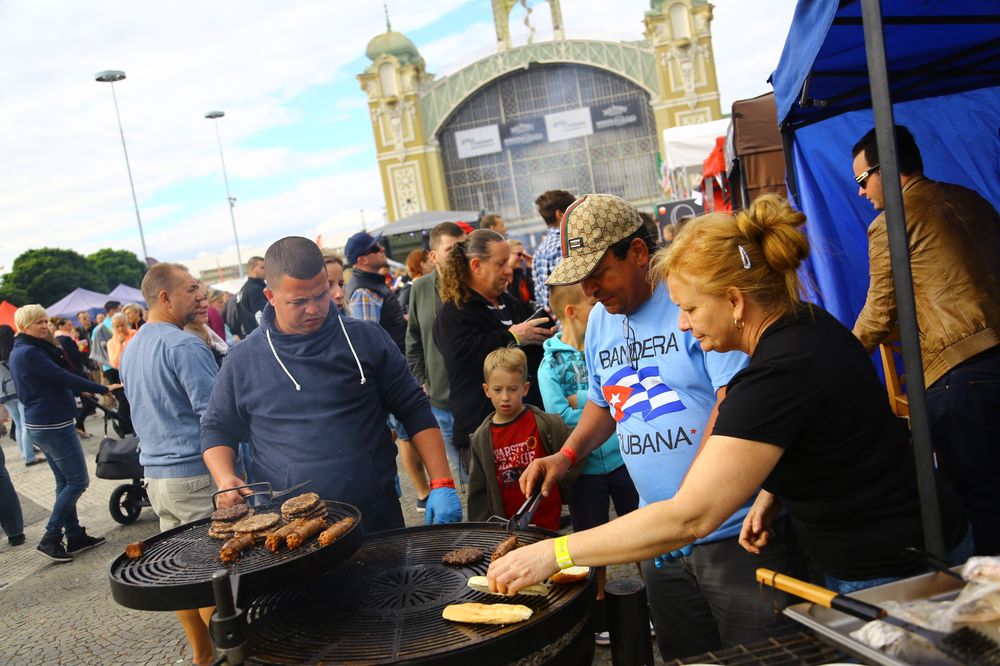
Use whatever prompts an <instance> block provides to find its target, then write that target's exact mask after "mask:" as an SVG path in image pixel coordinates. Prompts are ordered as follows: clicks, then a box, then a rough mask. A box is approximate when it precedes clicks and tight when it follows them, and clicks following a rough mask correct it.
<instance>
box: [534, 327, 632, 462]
mask: <svg viewBox="0 0 1000 666" xmlns="http://www.w3.org/2000/svg"><path fill="white" fill-rule="evenodd" d="M542 348H543V349H544V350H545V356H543V357H542V363H541V365H539V366H538V388H539V389H540V390H541V392H542V401H543V402H544V403H545V411H547V412H551V413H553V414H558V415H559V416H561V417H562V420H563V421H565V422H566V425H568V426H569V427H570V428H575V427H576V424H577V423H579V421H580V414H582V413H583V405H584V404H585V403H586V402H587V390H588V386H589V384H588V376H587V364H586V362H585V361H584V358H583V352H581V351H580V350H579V349H577V348H576V347H571V346H570V345H568V344H566V343H565V342H563V341H562V333H556V334H555V335H554V336H552V337H551V338H549V339H548V340H546V341H545V343H544V344H543V345H542ZM574 394H575V395H576V405H577V407H576V409H574V408H573V407H570V404H569V400H568V398H569V396H571V395H574ZM624 464H625V461H624V460H622V454H621V452H620V451H619V450H618V434H617V433H615V434H614V435H611V437H610V438H609V439H608V441H606V442H604V444H601V446H600V447H599V448H597V449H594V451H593V452H591V454H590V455H589V456H587V458H586V459H585V461H584V464H583V469H582V470H581V472H580V473H581V474H610V473H611V472H613V471H615V470H616V469H618V468H619V467H621V466H622V465H624Z"/></svg>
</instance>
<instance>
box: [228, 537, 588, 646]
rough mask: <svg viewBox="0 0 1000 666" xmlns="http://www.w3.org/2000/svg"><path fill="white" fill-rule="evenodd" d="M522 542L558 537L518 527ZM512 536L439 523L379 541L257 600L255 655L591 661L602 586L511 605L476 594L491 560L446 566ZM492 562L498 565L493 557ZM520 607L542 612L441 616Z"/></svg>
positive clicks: (252, 627) (558, 589) (557, 589)
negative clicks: (449, 557)
mask: <svg viewBox="0 0 1000 666" xmlns="http://www.w3.org/2000/svg"><path fill="white" fill-rule="evenodd" d="M517 534H518V538H519V539H520V540H521V541H522V543H532V542H535V541H539V540H542V539H545V538H548V537H549V536H551V534H550V533H548V532H546V531H544V530H535V529H532V528H529V529H527V530H518V532H517ZM505 537H506V532H505V531H504V529H503V527H502V526H500V527H499V528H498V527H497V526H495V525H493V524H490V523H459V524H455V525H435V526H429V527H417V528H410V529H404V530H394V531H391V532H381V533H378V534H375V535H372V536H370V537H369V538H368V539H366V540H365V543H364V545H363V546H362V547H361V549H360V550H358V551H357V552H356V553H355V554H354V556H353V557H351V558H350V559H349V560H347V561H345V562H343V563H341V564H340V565H339V566H336V567H334V568H332V569H331V570H330V571H328V572H327V573H326V574H324V575H322V576H321V577H319V578H315V579H313V580H310V581H305V582H303V583H301V584H299V585H297V586H295V587H292V588H289V589H284V590H280V591H276V592H273V593H270V594H268V595H265V596H263V597H260V598H258V599H256V600H255V601H254V602H253V603H252V604H251V605H250V607H249V608H248V609H247V612H246V617H247V622H248V625H249V640H248V644H247V653H248V654H249V655H250V657H249V662H250V663H256V664H298V663H324V664H329V663H365V664H385V663H408V664H421V663H426V664H430V663H433V664H443V665H445V664H462V665H463V666H468V664H469V663H470V659H473V660H474V662H472V663H475V664H476V666H485V665H487V664H512V663H513V664H546V663H551V664H556V663H567V664H568V663H590V660H591V659H592V657H593V651H594V640H593V634H592V633H590V631H589V630H588V629H587V618H588V615H589V612H590V605H591V603H592V601H593V598H594V587H595V586H596V579H595V578H594V576H593V575H591V577H590V578H589V579H588V581H586V582H581V583H578V584H575V585H567V586H558V585H556V586H553V588H552V590H551V591H550V592H549V594H548V596H546V597H529V596H521V597H517V598H516V600H515V601H513V602H511V601H510V600H503V599H501V598H500V597H496V596H493V595H487V594H482V593H479V592H475V591H473V590H471V589H469V588H468V586H467V585H466V583H467V582H468V579H469V577H470V576H474V575H482V574H485V573H486V569H487V568H488V562H487V561H482V562H478V563H476V564H472V565H469V566H465V567H451V566H447V565H444V564H442V562H441V556H442V555H444V554H445V553H447V552H448V551H450V550H452V549H454V548H457V547H459V546H478V547H480V548H482V549H483V550H484V551H486V553H489V552H490V551H492V549H493V548H494V547H495V546H496V545H497V544H498V543H499V542H500V541H502V540H503V539H504V538H505ZM487 559H488V558H487ZM497 601H507V602H508V603H520V604H524V605H526V606H528V607H530V608H531V609H532V610H533V611H534V613H533V614H532V617H531V619H530V620H528V621H527V622H522V623H518V624H513V625H508V626H493V625H470V624H456V623H451V622H447V621H445V620H443V619H442V618H441V611H442V609H443V608H444V607H445V606H446V605H448V604H452V603H464V602H483V603H489V602H497Z"/></svg>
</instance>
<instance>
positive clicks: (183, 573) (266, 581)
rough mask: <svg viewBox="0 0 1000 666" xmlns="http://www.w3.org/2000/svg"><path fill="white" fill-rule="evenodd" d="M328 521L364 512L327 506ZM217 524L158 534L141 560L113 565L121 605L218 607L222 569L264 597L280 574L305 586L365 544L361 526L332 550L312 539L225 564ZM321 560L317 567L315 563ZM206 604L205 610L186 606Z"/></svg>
mask: <svg viewBox="0 0 1000 666" xmlns="http://www.w3.org/2000/svg"><path fill="white" fill-rule="evenodd" d="M326 504H327V512H328V520H329V521H330V522H331V523H333V522H335V521H337V520H340V519H341V518H346V517H349V516H350V517H353V518H354V519H355V520H356V521H360V519H361V514H360V512H359V511H358V510H357V509H356V508H354V507H353V506H351V505H349V504H343V503H340V502H330V501H328V502H327V503H326ZM278 509H279V505H278V504H270V505H263V506H259V507H256V512H257V513H258V514H264V513H277V512H278ZM211 523H212V521H211V520H210V519H208V518H206V519H204V520H198V521H195V522H193V523H189V524H187V525H181V526H180V527H177V528H174V529H172V530H168V531H166V532H163V533H161V534H157V535H155V536H153V537H150V538H149V539H147V540H146V545H147V549H146V552H145V553H144V554H143V556H142V557H141V558H139V559H136V560H132V559H129V558H127V557H125V556H124V555H119V556H118V558H117V559H115V561H114V562H112V563H111V568H110V571H109V578H110V581H111V591H112V595H113V596H114V598H115V601H117V602H118V603H120V604H122V605H123V606H127V607H129V608H136V609H139V610H180V609H184V608H199V607H201V606H211V605H212V604H213V595H212V587H211V585H212V583H211V581H212V574H213V573H215V572H216V571H218V570H220V569H226V570H227V571H229V574H230V576H232V577H233V578H234V579H238V580H236V582H235V583H234V585H235V586H237V588H238V591H239V592H240V594H241V597H240V599H243V598H248V597H247V596H246V595H248V594H251V593H252V594H260V593H263V592H265V591H269V590H270V589H273V586H274V585H277V584H280V582H281V581H280V579H278V578H277V576H279V575H280V574H279V572H280V571H281V570H282V569H284V568H289V569H291V570H292V571H291V572H289V573H290V574H291V575H295V576H296V578H295V581H296V582H297V581H299V580H302V578H303V576H304V575H305V574H306V573H307V572H308V569H309V568H310V567H312V566H318V565H320V564H322V565H324V566H323V567H322V568H320V569H319V570H318V571H316V572H315V573H319V572H320V571H323V570H325V568H326V567H325V565H327V564H330V563H332V561H334V560H338V559H343V558H344V557H347V556H348V555H350V554H351V553H353V552H354V551H355V550H356V549H357V548H358V546H359V545H360V543H361V538H362V535H361V530H360V529H359V528H358V526H357V525H355V526H354V527H353V528H352V529H351V531H350V532H348V534H346V535H344V536H343V537H341V539H338V540H337V541H335V542H333V543H332V544H330V545H329V546H327V547H326V548H323V547H321V546H320V545H319V541H318V540H317V539H310V540H309V541H307V542H306V543H305V544H303V545H302V547H301V548H297V549H295V550H286V549H282V550H280V551H278V552H277V553H272V552H271V551H269V550H267V549H266V548H264V547H262V546H259V545H258V546H256V547H254V548H252V549H250V550H247V551H244V552H243V553H242V554H241V556H240V559H239V560H237V561H236V562H233V563H231V564H224V563H223V562H222V560H220V559H219V549H220V548H222V544H223V543H224V541H221V540H219V539H213V538H212V537H210V536H208V529H209V527H210V526H211ZM313 560H317V562H313ZM191 603H200V605H182V604H191Z"/></svg>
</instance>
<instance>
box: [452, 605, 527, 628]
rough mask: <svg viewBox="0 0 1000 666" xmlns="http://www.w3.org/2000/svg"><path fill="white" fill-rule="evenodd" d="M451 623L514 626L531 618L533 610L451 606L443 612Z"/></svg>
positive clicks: (520, 606)
mask: <svg viewBox="0 0 1000 666" xmlns="http://www.w3.org/2000/svg"><path fill="white" fill-rule="evenodd" d="M441 617H443V618H444V619H446V620H449V621H451V622H465V623H467V624H514V623H515V622H524V621H525V620H527V619H528V618H530V617H531V609H530V608H528V607H527V606H522V605H521V604H476V603H468V604H451V605H450V606H445V607H444V610H443V611H441Z"/></svg>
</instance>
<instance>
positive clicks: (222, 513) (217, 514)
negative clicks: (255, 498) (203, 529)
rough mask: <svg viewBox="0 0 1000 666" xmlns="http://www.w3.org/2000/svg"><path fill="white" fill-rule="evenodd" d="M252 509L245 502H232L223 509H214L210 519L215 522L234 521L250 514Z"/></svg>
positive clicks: (252, 512) (252, 511)
mask: <svg viewBox="0 0 1000 666" xmlns="http://www.w3.org/2000/svg"><path fill="white" fill-rule="evenodd" d="M253 514H254V510H253V509H252V508H250V507H249V506H247V505H246V504H234V505H232V506H227V507H226V508H225V509H216V510H215V511H213V512H212V521H213V522H217V523H235V522H237V521H239V520H242V519H243V518H246V517H247V516H252V515H253Z"/></svg>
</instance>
